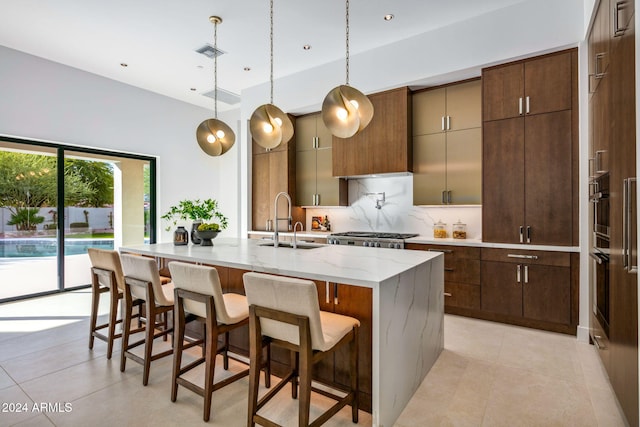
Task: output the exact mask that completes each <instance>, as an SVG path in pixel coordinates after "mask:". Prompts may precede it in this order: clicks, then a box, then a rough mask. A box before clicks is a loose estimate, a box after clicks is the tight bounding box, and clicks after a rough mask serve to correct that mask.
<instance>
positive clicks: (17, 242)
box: [0, 238, 113, 258]
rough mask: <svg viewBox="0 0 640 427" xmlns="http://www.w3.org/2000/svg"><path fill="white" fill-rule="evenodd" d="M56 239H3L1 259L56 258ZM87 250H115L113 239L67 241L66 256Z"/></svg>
mask: <svg viewBox="0 0 640 427" xmlns="http://www.w3.org/2000/svg"><path fill="white" fill-rule="evenodd" d="M57 245H58V243H57V241H56V239H42V238H40V239H38V238H34V239H2V240H0V258H30V257H54V256H56V250H57ZM87 248H100V249H113V239H66V240H65V242H64V254H65V255H79V254H85V253H87Z"/></svg>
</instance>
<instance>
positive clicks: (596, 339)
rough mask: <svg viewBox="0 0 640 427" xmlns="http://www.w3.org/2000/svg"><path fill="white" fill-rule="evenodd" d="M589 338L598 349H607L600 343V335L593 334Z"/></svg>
mask: <svg viewBox="0 0 640 427" xmlns="http://www.w3.org/2000/svg"><path fill="white" fill-rule="evenodd" d="M591 339H592V340H593V345H595V346H596V348H597V349H598V350H606V349H607V346H605V345H603V344H601V343H600V340H601V339H602V337H601V336H600V335H594V336H592V337H591Z"/></svg>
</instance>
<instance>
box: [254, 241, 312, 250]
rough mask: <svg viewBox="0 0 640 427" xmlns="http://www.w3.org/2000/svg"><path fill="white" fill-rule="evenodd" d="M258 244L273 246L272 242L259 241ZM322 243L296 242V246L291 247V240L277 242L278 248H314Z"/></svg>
mask: <svg viewBox="0 0 640 427" xmlns="http://www.w3.org/2000/svg"><path fill="white" fill-rule="evenodd" d="M259 246H271V247H273V246H274V243H273V242H271V243H261V244H260V245H259ZM322 246H323V245H315V244H313V243H301V242H298V244H297V246H296V247H295V248H294V247H293V243H291V242H280V243H278V247H279V248H289V249H315V248H320V247H322Z"/></svg>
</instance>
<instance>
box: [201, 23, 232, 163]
mask: <svg viewBox="0 0 640 427" xmlns="http://www.w3.org/2000/svg"><path fill="white" fill-rule="evenodd" d="M209 21H211V23H212V24H213V28H214V30H213V49H214V55H213V76H214V77H213V79H214V80H213V83H214V85H213V86H214V88H213V99H214V103H215V118H214V119H207V120H205V121H204V122H202V123H200V125H199V126H198V128H197V129H196V139H197V140H198V145H199V146H200V148H202V151H204V152H205V153H207V154H208V155H210V156H220V155H222V154H224V153H226V152H227V151H229V149H230V148H231V147H233V144H234V143H235V142H236V135H235V134H234V133H233V130H231V128H230V127H229V126H228V125H227V124H226V123H225V122H223V121H221V120H218V24H222V18H220V17H219V16H210V17H209Z"/></svg>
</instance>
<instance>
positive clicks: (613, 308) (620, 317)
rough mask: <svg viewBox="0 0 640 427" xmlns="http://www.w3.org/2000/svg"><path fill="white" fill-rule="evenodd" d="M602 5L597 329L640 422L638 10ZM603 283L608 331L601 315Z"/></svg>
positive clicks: (597, 98)
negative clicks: (603, 226)
mask: <svg viewBox="0 0 640 427" xmlns="http://www.w3.org/2000/svg"><path fill="white" fill-rule="evenodd" d="M597 7H598V9H597V13H596V16H595V19H594V21H593V25H592V27H591V30H590V33H589V39H588V41H589V92H590V93H589V110H590V111H589V113H590V114H589V129H590V141H589V143H590V151H591V154H590V155H591V159H590V171H589V175H590V178H595V177H598V176H600V177H602V176H606V175H607V174H608V180H609V197H608V205H609V233H608V235H609V243H608V246H609V247H608V248H607V249H605V250H606V252H607V254H608V269H603V268H602V267H601V264H600V265H599V266H598V268H596V266H595V264H592V267H594V268H593V270H595V271H598V272H602V271H605V273H604V274H605V275H606V276H607V277H600V276H598V275H596V274H595V271H593V270H592V280H591V292H590V303H591V305H590V314H591V324H590V332H591V337H592V341H593V343H594V344H595V345H596V347H597V348H598V352H599V354H600V356H601V359H602V362H603V365H604V367H605V368H606V370H607V373H608V374H609V379H610V381H611V385H612V387H613V390H614V391H615V393H616V396H617V398H618V401H619V402H620V406H621V407H622V409H623V411H624V414H625V416H626V418H627V422H628V424H629V425H638V421H639V417H638V304H637V302H638V290H637V289H638V275H637V247H638V246H637V239H636V236H637V224H636V218H637V200H636V192H637V185H636V181H635V177H636V166H635V164H636V163H635V162H636V137H635V135H636V110H635V106H636V95H635V93H636V90H637V88H635V78H636V77H635V74H636V70H635V31H636V29H635V25H634V18H635V17H634V12H635V11H634V2H633V1H631V0H600V2H599V4H598V6H597ZM599 181H600V180H595V179H594V180H593V184H595V182H599ZM595 191H599V190H598V189H595ZM592 192H593V190H592ZM598 222H600V221H598ZM604 280H606V281H607V283H608V287H607V288H608V301H607V300H604V304H605V305H606V306H607V307H606V309H605V311H606V310H607V309H608V336H607V333H606V332H605V330H604V328H602V325H601V324H600V322H599V321H598V318H597V315H596V314H597V313H599V309H600V307H602V305H603V298H602V297H603V294H602V293H601V292H598V289H600V290H602V289H603V288H604V287H603V286H602V283H603V281H604ZM598 284H600V286H598Z"/></svg>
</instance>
